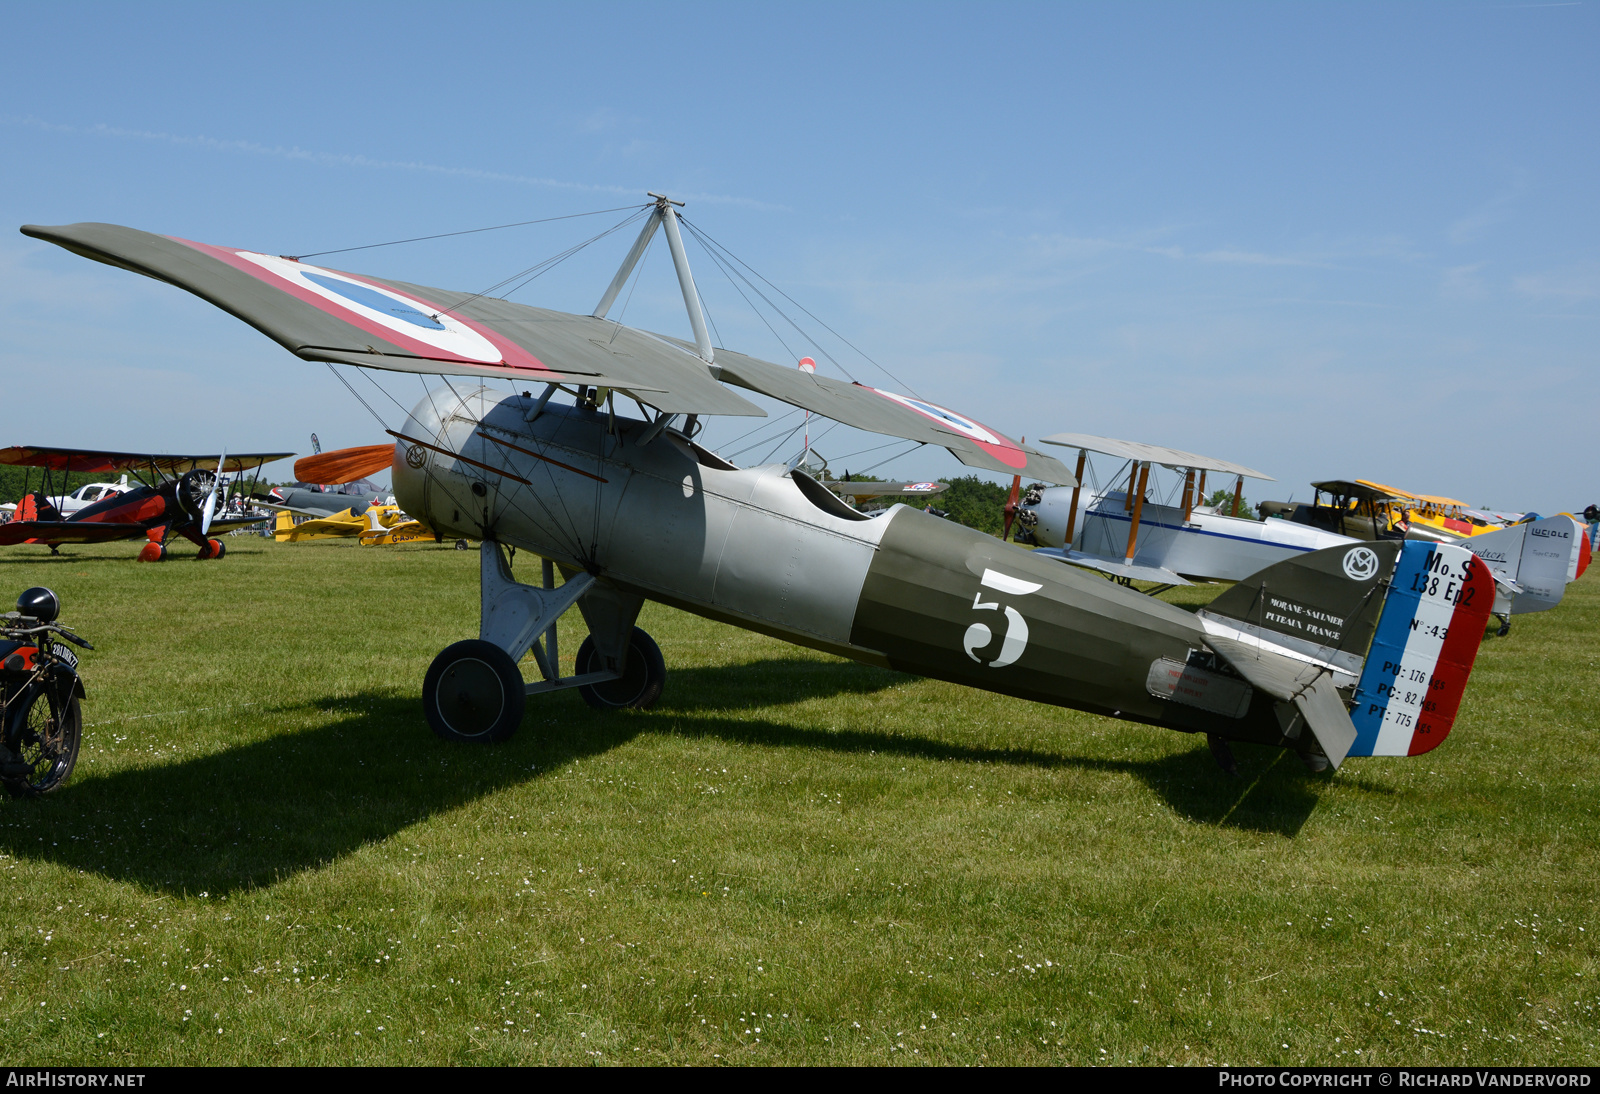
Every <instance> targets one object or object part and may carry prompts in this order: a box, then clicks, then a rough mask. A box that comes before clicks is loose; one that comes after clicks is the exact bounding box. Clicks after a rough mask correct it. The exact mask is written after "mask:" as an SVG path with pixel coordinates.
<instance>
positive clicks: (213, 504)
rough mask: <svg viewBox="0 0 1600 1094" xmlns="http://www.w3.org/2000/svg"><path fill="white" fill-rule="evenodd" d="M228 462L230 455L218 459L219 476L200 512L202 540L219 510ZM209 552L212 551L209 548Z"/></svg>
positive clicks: (213, 480)
mask: <svg viewBox="0 0 1600 1094" xmlns="http://www.w3.org/2000/svg"><path fill="white" fill-rule="evenodd" d="M227 462H228V454H227V453H226V452H224V453H223V454H222V455H221V456H220V457H219V458H218V459H217V474H216V477H215V478H213V479H212V480H211V493H209V494H207V495H206V507H205V508H204V509H202V510H201V511H200V538H201V539H204V538H205V537H206V536H207V535H208V534H209V533H210V532H211V514H212V513H214V512H216V509H217V487H219V486H221V485H222V465H223V464H225V463H227ZM207 550H210V548H209V547H208V548H207Z"/></svg>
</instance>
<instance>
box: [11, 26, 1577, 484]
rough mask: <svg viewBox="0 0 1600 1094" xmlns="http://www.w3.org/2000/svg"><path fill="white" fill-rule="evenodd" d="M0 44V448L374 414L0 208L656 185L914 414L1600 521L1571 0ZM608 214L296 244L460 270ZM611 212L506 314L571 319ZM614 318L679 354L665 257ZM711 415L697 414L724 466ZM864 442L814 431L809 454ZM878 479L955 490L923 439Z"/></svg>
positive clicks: (285, 210) (146, 215)
mask: <svg viewBox="0 0 1600 1094" xmlns="http://www.w3.org/2000/svg"><path fill="white" fill-rule="evenodd" d="M7 20H8V35H7V39H8V49H7V58H6V64H5V65H4V66H0V221H4V222H6V223H8V224H9V225H11V226H12V228H11V229H8V231H7V232H6V233H0V309H3V317H4V323H5V330H6V332H7V333H6V335H5V336H4V337H3V338H0V391H3V392H4V404H5V407H6V409H7V411H8V413H7V414H5V415H4V418H5V421H6V423H7V425H6V430H7V431H8V432H10V434H11V435H9V436H0V444H11V443H45V444H62V445H81V446H85V447H117V448H121V447H127V448H135V449H144V448H156V449H164V450H172V451H181V450H202V451H204V450H215V449H216V448H218V447H219V446H223V445H226V446H228V447H231V448H234V449H245V448H261V449H273V448H293V449H297V450H299V451H302V452H303V451H306V450H307V448H308V441H307V440H306V437H307V435H308V434H309V433H311V432H312V431H316V432H317V433H318V434H319V435H320V437H321V438H322V440H323V442H324V444H325V445H329V446H333V445H344V444H362V443H372V442H373V441H374V440H376V439H378V437H376V436H375V435H374V434H375V433H376V431H377V429H378V428H379V427H378V426H377V424H376V423H375V422H373V421H372V420H371V419H370V417H368V415H367V413H366V411H364V410H363V409H362V408H361V407H360V405H359V404H357V403H356V402H355V400H353V399H352V398H351V397H350V395H349V394H348V392H346V391H345V389H344V388H343V386H342V385H340V384H339V383H338V382H337V381H336V380H335V379H334V378H333V377H332V376H330V375H329V373H328V370H327V369H326V368H324V367H322V366H318V365H310V364H306V363H304V362H300V361H298V360H297V359H295V358H293V357H292V356H290V355H289V354H288V353H286V352H285V351H283V350H281V349H279V348H278V347H277V346H275V345H273V344H272V343H270V342H268V341H267V340H266V339H265V338H263V337H262V336H260V335H258V334H256V333H255V332H254V331H253V330H251V329H249V328H247V327H245V326H244V325H243V324H241V323H239V322H238V321H236V320H234V319H232V318H230V317H228V316H226V315H224V314H222V313H221V312H218V311H216V310H215V309H213V308H211V307H210V306H209V305H207V304H204V303H202V302H200V301H198V300H196V299H194V298H192V297H189V296H187V295H186V294H184V293H182V292H180V291H178V290H175V289H173V288H171V287H169V286H164V285H160V284H157V283H155V282H153V281H148V280H145V279H141V278H137V277H134V276H133V275H130V274H127V273H124V272H121V271H117V270H113V269H110V268H108V267H102V266H99V265H96V264H91V263H88V262H85V261H83V260H82V259H79V258H76V257H74V256H72V255H69V254H67V253H66V252H63V251H59V250H57V249H55V248H51V247H48V246H46V245H42V244H38V243H36V242H35V241H32V240H29V239H26V238H25V237H22V236H20V235H18V234H15V232H14V228H15V226H17V225H20V224H23V223H29V222H32V223H43V224H59V223H69V222H73V221H79V220H106V221H112V222H116V223H122V224H129V225H133V226H135V227H140V228H145V229H149V230H152V231H157V232H163V233H169V234H174V235H182V236H185V237H188V238H192V239H199V240H204V241H207V242H213V243H221V244H229V245H236V246H246V247H251V248H255V249H260V250H264V251H269V252H274V253H290V254H304V253H307V252H311V251H320V250H324V249H328V248H335V247H345V246H352V245H358V244H366V243H374V242H381V241H384V240H390V239H395V238H400V237H406V236H413V235H424V234H428V233H432V232H444V231H452V230H458V229H465V228H473V227H479V226H483V225H488V224H497V223H503V222H508V221H518V220H526V219H531V218H535V217H543V216H556V215H561V214H566V213H577V212H585V211H589V210H596V209H604V208H608V207H615V206H624V205H629V204H632V203H634V202H635V201H642V200H643V194H644V191H645V190H647V189H654V190H665V191H667V192H670V193H672V194H673V195H674V196H677V197H681V198H683V199H684V200H686V201H687V202H688V205H687V208H686V214H687V215H688V217H689V219H690V220H691V221H692V222H693V223H695V224H696V225H698V226H699V227H700V228H702V229H703V230H704V231H706V232H708V233H709V234H710V235H711V236H713V237H715V238H716V239H717V240H719V241H720V242H721V243H723V244H725V245H726V246H727V247H728V248H729V249H730V250H731V251H732V252H733V253H735V254H737V255H738V256H739V257H740V258H742V259H744V260H745V261H747V262H748V263H750V264H751V265H752V266H753V267H754V268H755V269H757V270H759V271H760V272H761V273H763V274H765V275H766V276H767V277H769V278H771V279H772V281H773V282H775V283H776V284H777V285H779V286H780V287H781V288H783V290H784V291H786V292H788V293H789V294H790V295H792V296H793V297H794V298H795V299H797V300H798V301H799V302H800V303H802V304H804V305H805V306H806V307H807V308H808V309H810V310H811V311H812V312H814V313H815V314H816V315H817V316H818V317H820V318H821V319H822V320H824V321H826V322H827V324H828V325H829V326H831V327H833V328H834V329H835V330H836V331H838V332H839V333H840V334H842V335H844V336H845V337H846V338H848V339H849V340H850V341H851V342H853V343H854V344H855V345H856V346H858V347H860V348H861V349H862V350H864V351H865V352H866V353H867V354H869V355H870V356H871V357H872V358H873V359H874V360H875V361H877V362H878V363H879V364H881V365H882V366H884V368H886V369H887V370H888V372H889V373H892V374H893V375H894V376H897V377H899V378H900V380H901V381H903V382H904V384H905V385H907V386H909V387H910V388H912V389H913V390H915V391H916V392H917V393H918V394H921V395H923V396H924V397H927V398H931V399H934V400H936V401H938V402H942V403H945V404H946V405H950V406H953V407H956V408H958V409H961V410H964V411H966V412H969V413H971V414H973V415H974V416H976V417H978V418H979V419H980V420H983V421H986V422H988V423H989V424H990V425H993V426H995V427H996V428H999V429H1002V430H1004V431H1006V432H1009V433H1010V434H1011V435H1013V436H1016V435H1019V434H1021V435H1026V436H1028V437H1030V438H1037V437H1039V436H1041V435H1043V434H1048V433H1053V432H1057V431H1061V430H1073V431H1079V432H1089V433H1101V434H1105V435H1109V436H1118V437H1126V438H1130V439H1135V440H1143V441H1150V442H1155V443H1163V444H1169V445H1172V446H1175V447H1179V448H1185V449H1190V450H1193V451H1198V452H1204V453H1207V454H1209V455H1214V456H1218V457H1222V458H1226V459H1232V460H1236V461H1239V462H1243V463H1246V464H1250V465H1252V466H1255V467H1259V468H1261V469H1263V470H1265V471H1267V472H1269V473H1271V474H1273V475H1275V476H1276V477H1277V478H1278V480H1279V482H1278V483H1277V484H1270V485H1264V486H1261V487H1258V488H1256V489H1254V490H1251V491H1250V493H1251V496H1252V497H1256V496H1274V497H1287V496H1288V495H1289V494H1290V493H1291V492H1292V493H1295V494H1296V495H1297V496H1300V497H1303V496H1305V495H1306V494H1307V493H1308V489H1307V487H1306V483H1307V482H1308V481H1310V480H1311V479H1313V478H1321V477H1364V478H1377V479H1381V480H1385V481H1389V482H1392V483H1395V484H1397V485H1402V486H1406V487H1409V488H1411V489H1414V490H1419V491H1426V492H1434V493H1443V494H1450V495H1453V496H1456V497H1461V498H1464V499H1466V500H1467V501H1469V502H1470V503H1472V504H1486V505H1492V506H1495V507H1498V508H1515V509H1526V508H1532V509H1537V510H1539V511H1542V512H1553V511H1556V510H1559V509H1572V508H1575V507H1577V508H1581V507H1582V506H1583V505H1584V504H1586V503H1588V502H1591V501H1595V500H1600V482H1597V481H1596V478H1597V476H1596V473H1595V467H1596V461H1595V459H1594V455H1593V453H1594V451H1595V422H1596V417H1597V413H1600V398H1597V396H1600V383H1597V381H1596V375H1597V374H1596V353H1597V349H1596V347H1597V337H1596V336H1597V334H1600V217H1597V202H1596V195H1597V194H1600V185H1597V184H1600V170H1597V168H1600V163H1597V157H1600V144H1597V141H1596V139H1595V137H1596V121H1595V119H1596V117H1597V110H1596V108H1597V106H1600V95H1597V91H1600V65H1597V64H1596V63H1595V57H1597V56H1600V33H1597V32H1600V13H1597V8H1596V5H1594V4H1591V3H1530V4H1516V3H1480V4H1466V3H1462V4H1406V5H1397V4H1383V5H1360V4H1261V5H1254V4H1243V3H1237V4H1226V5H1222V4H1210V5H1199V4H1195V5H1188V4H1051V5H996V4H984V5H941V4H915V5H892V4H880V5H844V4H828V5H771V4H768V5H756V4H736V5H693V4H684V5H674V6H671V7H668V8H662V7H660V6H656V5H643V4H610V5H604V4H589V5H560V6H541V5H536V4H514V5H497V4H471V3H465V4H456V5H448V6H442V5H425V6H424V5H419V6H413V5H406V4H384V5H363V4H317V5H309V4H294V3H276V4H273V5H270V6H265V5H262V6H256V7H252V6H250V5H243V4H238V5H217V4H208V5H196V6H186V5H160V4H141V5H90V4H80V5H27V6H23V5H13V6H11V7H10V8H8V10H7ZM621 215H622V214H617V215H616V216H614V217H612V218H611V219H609V220H608V219H607V218H605V217H596V218H593V219H586V220H581V221H568V222H563V223H560V224H554V225H542V226H535V227H530V228H523V229H511V230H507V231H503V232H492V233H485V234H482V235H474V236H467V237H464V238H459V239H455V240H447V241H438V242H434V243H425V244H413V245H408V246H403V247H393V248H384V249H380V250H373V251H365V252H357V253H355V254H350V255H340V256H330V257H329V258H328V259H326V260H325V261H327V263H328V264H330V265H333V266H335V267H339V268H344V269H351V270H355V271H359V272H366V273H373V274H378V275H380V276H390V277H398V278H405V279H409V280H414V281H419V282H421V283H424V284H431V285H439V286H444V287H450V288H463V289H473V290H476V289H481V288H484V287H486V286H488V285H490V284H493V283H494V282H496V281H499V280H500V279H501V278H502V277H504V276H506V275H508V274H510V273H513V272H515V271H516V270H518V269H521V268H523V267H526V266H530V265H532V264H533V263H534V262H536V261H538V260H540V259H543V258H545V257H547V256H549V255H551V254H554V253H556V252H558V251H560V250H562V249H563V248H565V247H566V246H568V245H570V244H571V243H574V242H577V241H578V240H581V239H583V238H585V237H586V235H588V234H592V231H598V230H599V227H601V226H607V225H609V224H610V223H614V222H615V220H617V219H620V218H621ZM591 224H593V225H596V227H594V228H592V229H591V228H589V227H588V226H589V225H591ZM631 234H632V233H631V230H630V231H628V232H626V233H620V234H618V235H616V236H613V237H611V238H609V239H607V240H605V241H603V242H602V243H600V244H596V245H595V246H594V247H591V248H590V249H589V250H587V251H585V252H583V253H582V254H580V255H579V256H578V257H577V258H575V259H573V260H572V261H570V262H568V263H566V264H564V265H562V266H560V267H558V268H557V269H556V270H554V271H553V272H551V273H550V274H547V275H546V276H544V277H543V278H541V279H540V280H538V281H535V282H534V283H533V284H532V285H531V286H529V288H527V289H525V290H523V291H522V292H521V293H519V294H518V295H516V296H515V297H514V299H518V300H522V301H524V302H526V303H532V304H538V305H541V306H545V307H553V308H561V309H565V310H571V311H577V312H585V313H586V312H588V311H590V310H591V309H592V308H593V307H594V304H595V301H596V300H597V299H598V298H599V295H600V293H601V291H602V290H603V289H604V287H605V284H606V282H607V281H608V280H609V278H610V275H611V273H612V271H613V270H614V268H615V266H616V264H617V262H618V261H620V258H621V255H622V253H623V251H624V250H625V249H626V247H627V239H626V238H625V237H626V236H627V235H631ZM691 260H692V261H693V262H694V263H695V268H696V274H697V277H698V279H699V281H700V283H701V287H702V290H703V292H704V294H705V296H706V298H707V302H708V305H709V307H710V309H711V312H712V316H713V318H714V319H715V321H716V323H717V326H718V330H719V332H720V334H721V336H722V337H721V339H720V340H721V341H722V342H723V343H725V344H727V345H729V346H730V347H732V348H736V349H740V350H743V351H745V352H750V353H753V354H756V355H758V356H763V357H766V358H767V359H769V360H773V361H779V362H787V361H788V360H790V359H791V357H792V351H793V352H799V351H802V347H801V344H800V343H799V342H798V341H797V340H795V339H793V338H788V341H789V346H788V347H787V348H786V347H785V346H784V345H782V344H780V343H779V342H778V341H777V340H776V339H774V337H773V335H772V334H771V333H770V332H769V331H768V330H767V328H766V326H765V325H764V324H763V322H762V321H761V320H760V319H759V318H758V317H757V316H755V315H754V314H753V313H751V312H750V311H749V309H747V308H746V307H745V306H744V304H743V303H742V302H741V301H740V300H739V298H738V297H737V296H736V295H735V294H734V292H733V290H732V289H731V288H730V287H729V284H728V283H727V281H725V280H724V279H723V278H722V276H721V275H720V274H719V273H718V272H717V271H716V269H715V268H714V267H713V266H712V265H711V263H710V262H709V260H708V259H706V258H705V257H704V256H703V255H702V254H701V253H700V252H699V251H698V250H697V249H694V248H693V245H691ZM628 308H629V310H628V312H627V316H626V321H627V322H629V323H630V324H635V325H639V326H644V327H647V328H651V329H656V330H663V331H666V332H668V333H678V334H685V335H686V334H687V321H686V320H685V319H684V317H683V313H682V305H681V300H679V298H678V292H677V286H676V284H675V282H674V281H673V280H672V277H671V273H670V265H669V263H668V261H667V258H666V255H665V251H664V248H661V247H659V246H657V247H656V248H654V249H653V251H652V254H651V256H650V259H649V261H648V264H647V268H646V269H645V270H644V271H643V274H642V275H641V278H640V281H639V283H638V288H637V290H636V291H635V293H634V295H633V298H632V300H631V302H630V303H629V305H628ZM613 314H615V312H614V313H613ZM797 318H798V316H797ZM805 325H807V326H809V327H811V328H812V329H814V330H815V329H816V327H815V324H811V323H809V322H807V323H806V324H805ZM818 333H819V334H821V332H820V330H819V331H818ZM823 341H824V344H825V345H826V346H827V348H828V349H829V350H830V352H833V353H834V354H835V356H836V357H837V359H838V361H839V362H840V364H841V365H842V366H843V367H844V368H845V369H847V370H848V371H849V373H850V374H851V375H853V376H855V377H857V378H860V379H862V380H864V381H867V382H875V383H877V384H878V385H879V386H898V385H894V384H892V383H891V382H890V381H888V379H887V377H886V376H885V375H884V373H883V372H880V371H878V370H877V369H876V368H875V367H874V366H873V365H871V364H869V363H867V362H866V361H865V360H863V359H862V358H861V357H859V356H857V355H855V354H853V353H851V352H850V351H848V350H846V349H844V348H843V347H842V346H840V345H839V343H837V342H834V341H832V340H831V339H827V338H824V339H823ZM804 351H810V352H813V353H814V351H812V350H811V349H810V347H809V346H806V347H804ZM824 368H825V371H834V370H833V368H832V366H830V365H828V364H827V363H826V362H825V364H824ZM388 383H390V386H391V388H392V389H393V390H394V392H395V393H396V397H397V398H400V399H402V401H405V402H407V403H409V402H411V401H414V399H415V397H416V395H417V394H418V393H419V392H418V389H417V387H416V381H415V380H414V379H410V380H406V381H404V382H400V381H393V382H388ZM751 424H754V423H748V422H742V421H733V422H718V423H715V424H713V426H712V427H711V431H710V433H709V436H710V437H711V439H712V442H713V443H714V444H729V445H730V451H731V450H732V449H735V448H741V447H743V445H742V444H739V445H732V444H731V438H733V437H734V436H735V434H737V433H739V432H743V431H744V430H745V429H748V428H749V426H750V425H751ZM819 431H820V430H816V431H814V433H815V432H819ZM875 443H877V442H875V441H873V440H872V439H870V438H864V437H861V436H860V435H856V436H854V437H846V436H845V435H844V431H842V430H841V431H836V432H835V433H834V434H833V435H832V436H830V437H829V438H827V439H826V440H825V441H824V443H823V444H822V445H820V446H819V447H820V448H821V450H822V451H823V453H824V455H829V456H832V457H834V458H838V457H843V456H845V454H846V453H850V452H853V451H855V450H856V449H859V448H862V447H866V446H869V445H871V444H875ZM767 451H768V449H765V448H763V449H758V450H755V451H751V452H747V453H745V454H744V455H743V456H742V457H740V458H741V459H742V460H746V461H754V460H756V459H758V458H760V457H764V456H765V455H766V454H767ZM886 451H888V452H892V451H894V450H892V449H891V450H886ZM789 454H791V453H790V452H789V451H782V452H780V453H779V458H782V457H784V456H787V455H789ZM873 458H875V457H873V456H867V457H860V458H854V457H852V458H845V459H844V460H843V464H842V466H848V467H850V468H851V469H853V470H854V469H859V468H861V467H863V466H866V465H867V464H868V463H870V462H871V460H872V459H873ZM837 469H841V468H837V467H836V470H837ZM880 473H896V474H906V475H912V476H916V477H919V478H922V477H933V476H949V475H953V474H959V473H961V468H960V465H959V464H957V462H956V461H955V460H954V458H953V457H950V456H949V455H947V454H945V453H942V452H931V451H929V450H923V451H921V452H919V453H916V454H915V455H912V456H908V457H906V458H904V459H901V460H898V461H895V462H892V463H890V464H888V465H886V466H885V467H884V468H882V469H881V471H880Z"/></svg>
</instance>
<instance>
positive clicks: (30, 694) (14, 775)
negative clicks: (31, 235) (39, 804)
mask: <svg viewBox="0 0 1600 1094" xmlns="http://www.w3.org/2000/svg"><path fill="white" fill-rule="evenodd" d="M63 691H65V692H66V694H65V696H64V697H63V695H62V692H63ZM8 706H9V707H10V708H11V717H10V718H9V719H7V722H8V724H7V726H6V734H5V740H6V745H7V746H8V747H9V748H10V749H11V751H12V752H13V753H14V754H15V755H16V756H17V757H18V760H17V761H16V762H15V766H13V765H12V764H8V765H7V766H8V768H11V770H8V771H7V772H6V775H5V778H4V785H5V788H6V793H7V794H9V795H11V796H12V797H13V798H35V797H38V796H39V795H40V794H48V793H50V791H52V790H55V789H56V788H58V787H59V786H61V784H63V783H65V782H66V781H67V779H68V778H70V777H71V775H72V769H73V767H75V766H76V765H77V763H78V745H79V742H80V741H81V740H82V738H83V710H82V708H81V707H79V705H78V698H77V696H75V695H73V694H72V693H71V691H70V690H67V688H66V687H65V686H62V685H60V684H56V685H55V686H52V682H51V681H49V680H48V679H46V680H41V681H38V682H36V683H33V684H30V685H29V686H28V687H26V688H24V689H23V690H22V691H21V692H20V693H19V694H18V695H17V696H16V697H15V698H13V699H12V700H11V702H10V703H9V704H8Z"/></svg>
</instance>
